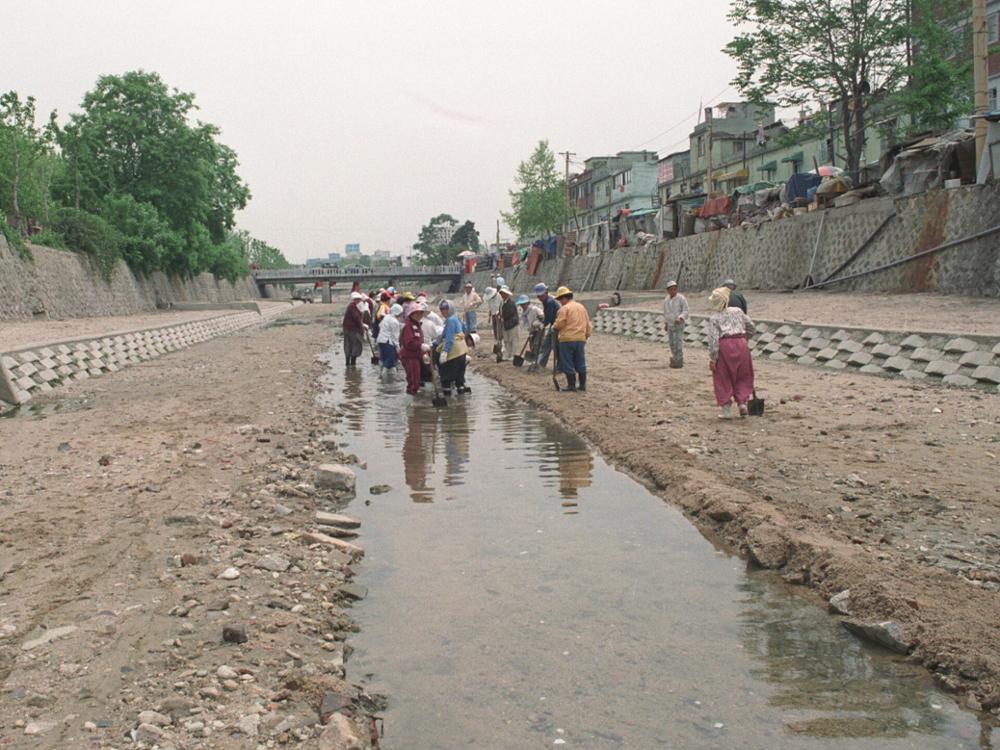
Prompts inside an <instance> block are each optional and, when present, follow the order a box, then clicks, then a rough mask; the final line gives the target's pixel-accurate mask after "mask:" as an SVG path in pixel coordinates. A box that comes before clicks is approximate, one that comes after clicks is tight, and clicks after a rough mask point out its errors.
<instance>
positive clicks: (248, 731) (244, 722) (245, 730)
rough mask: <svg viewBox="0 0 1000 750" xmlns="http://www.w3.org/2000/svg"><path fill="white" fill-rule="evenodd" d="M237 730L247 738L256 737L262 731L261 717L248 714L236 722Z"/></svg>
mask: <svg viewBox="0 0 1000 750" xmlns="http://www.w3.org/2000/svg"><path fill="white" fill-rule="evenodd" d="M236 729H237V730H238V731H239V732H240V734H244V735H246V736H247V737H256V736H257V733H258V732H259V731H260V716H258V715H257V714H247V715H246V716H243V717H241V718H240V720H239V721H238V722H236Z"/></svg>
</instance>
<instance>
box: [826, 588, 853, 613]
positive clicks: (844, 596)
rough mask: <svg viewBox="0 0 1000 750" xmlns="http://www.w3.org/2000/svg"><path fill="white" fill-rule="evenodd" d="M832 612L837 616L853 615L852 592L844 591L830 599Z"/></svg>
mask: <svg viewBox="0 0 1000 750" xmlns="http://www.w3.org/2000/svg"><path fill="white" fill-rule="evenodd" d="M830 611H831V612H832V613H833V614H835V615H849V614H851V590H850V589H844V590H843V591H841V592H840V593H839V594H834V595H833V596H831V597H830Z"/></svg>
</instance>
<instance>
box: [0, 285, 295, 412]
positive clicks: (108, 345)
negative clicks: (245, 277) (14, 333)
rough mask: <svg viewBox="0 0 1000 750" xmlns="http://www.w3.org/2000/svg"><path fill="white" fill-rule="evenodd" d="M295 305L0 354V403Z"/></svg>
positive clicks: (204, 338)
mask: <svg viewBox="0 0 1000 750" xmlns="http://www.w3.org/2000/svg"><path fill="white" fill-rule="evenodd" d="M294 304H299V303H294ZM292 307H293V303H287V304H284V305H282V304H270V305H268V306H266V307H263V308H261V311H260V313H257V312H250V311H241V312H236V313H232V314H226V315H220V316H218V317H215V318H209V319H207V320H197V321H192V322H190V323H180V324H178V325H173V326H164V327H160V328H148V329H144V330H138V331H132V332H130V333H123V334H120V335H116V336H105V337H102V338H91V339H77V340H75V341H65V342H62V343H58V344H49V345H47V346H43V347H37V348H30V349H19V350H16V351H10V352H0V405H2V404H3V402H7V403H10V404H23V403H25V402H27V401H29V400H30V399H31V398H33V397H34V396H37V395H39V394H42V393H49V392H51V391H52V390H53V389H55V388H58V387H59V386H60V385H64V384H66V383H71V382H76V381H80V380H86V379H88V378H92V377H99V376H100V375H104V374H107V373H109V372H117V371H118V370H120V369H122V368H123V367H127V366H128V365H132V364H137V363H139V362H145V361H146V360H148V359H155V358H156V357H159V356H161V355H163V354H166V353H168V352H173V351H177V350H178V349H184V348H185V347H188V346H192V345H194V344H197V343H200V342H202V341H207V340H208V339H212V338H215V337H216V336H225V335H227V334H230V333H234V332H236V331H240V330H243V329H244V328H249V327H251V326H255V325H261V324H263V323H265V322H267V320H268V319H270V318H272V317H274V316H276V315H280V314H281V313H283V312H286V311H287V310H289V309H291V308H292Z"/></svg>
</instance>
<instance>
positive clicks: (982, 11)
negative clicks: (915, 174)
mask: <svg viewBox="0 0 1000 750" xmlns="http://www.w3.org/2000/svg"><path fill="white" fill-rule="evenodd" d="M972 70H973V80H974V81H975V90H976V116H977V119H976V172H977V173H978V172H979V164H980V162H982V160H983V151H984V150H985V149H986V131H987V127H988V125H987V123H986V118H985V115H986V113H987V111H988V110H989V95H988V94H987V91H986V86H987V78H988V76H989V67H988V63H987V35H986V0H972Z"/></svg>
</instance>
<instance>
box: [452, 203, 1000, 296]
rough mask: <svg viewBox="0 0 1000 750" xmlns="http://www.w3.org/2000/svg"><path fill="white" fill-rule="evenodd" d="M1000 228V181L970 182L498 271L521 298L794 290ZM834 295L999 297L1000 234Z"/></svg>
mask: <svg viewBox="0 0 1000 750" xmlns="http://www.w3.org/2000/svg"><path fill="white" fill-rule="evenodd" d="M997 225H1000V184H993V185H985V186H970V187H963V188H958V189H954V190H937V191H933V192H929V193H923V194H921V195H916V196H912V197H910V198H904V199H899V200H893V199H891V198H877V199H870V200H866V201H861V202H859V203H857V204H855V205H854V206H850V207H847V208H831V209H828V210H826V211H821V212H814V213H811V214H805V215H802V216H795V217H790V218H787V219H781V220H779V221H772V222H767V223H765V224H761V225H759V226H757V227H739V228H735V229H727V230H723V231H720V232H710V233H707V234H701V235H695V236H693V237H683V238H681V239H677V240H668V241H664V242H661V243H657V244H655V245H651V246H648V247H642V248H619V249H616V250H611V251H607V252H604V253H602V254H600V255H590V256H575V257H572V258H550V259H546V260H543V261H542V263H541V264H540V265H539V267H538V269H537V273H536V275H534V276H530V275H529V274H528V273H527V268H526V267H525V266H523V265H521V266H516V267H514V268H512V269H506V270H505V271H504V272H502V273H503V275H504V278H505V280H506V281H507V282H508V285H509V286H511V288H512V289H513V290H514V291H515V292H518V293H521V292H530V291H531V288H532V287H533V286H534V285H535V284H536V283H538V282H539V281H544V282H545V283H546V284H548V285H549V286H554V285H558V284H566V285H567V286H569V287H570V288H572V289H573V290H574V291H578V292H579V291H592V290H601V291H612V290H616V289H628V290H638V289H656V288H660V287H662V286H663V285H664V284H665V283H666V282H667V281H668V280H669V279H671V278H674V279H677V280H678V281H679V282H680V283H681V285H682V286H683V287H685V288H686V289H689V290H704V289H711V288H713V287H714V286H716V285H717V284H718V283H719V282H720V281H721V280H722V279H723V278H725V277H729V276H731V277H733V278H735V279H737V281H738V282H739V284H740V286H741V287H744V288H747V289H765V290H768V289H776V290H778V289H792V288H795V287H798V286H799V285H800V284H801V283H802V282H803V281H804V280H805V278H806V276H807V275H809V276H812V278H813V279H814V280H817V281H818V280H821V279H824V278H826V277H827V276H829V275H830V274H832V273H833V272H834V271H837V270H838V268H840V267H841V266H842V265H843V264H845V263H847V266H846V267H844V268H843V270H842V271H840V272H839V273H837V276H838V277H840V276H842V275H846V274H853V273H857V272H861V271H866V270H870V269H874V268H876V267H877V266H880V265H882V264H885V263H889V262H892V261H896V260H900V259H903V258H907V257H909V256H912V255H915V254H916V253H919V252H921V251H923V250H928V249H930V248H932V247H935V246H937V245H939V244H942V243H944V242H949V241H952V240H956V239H959V238H963V237H967V236H970V235H973V234H976V233H979V232H981V231H984V230H986V229H989V228H992V227H995V226H997ZM869 239H870V241H869ZM862 248H864V249H863V250H862V252H860V253H859V254H857V257H856V258H854V259H853V260H851V258H852V256H854V255H855V254H856V253H858V250H859V249H862ZM814 254H815V258H814ZM849 261H850V262H849ZM490 275H491V273H490V272H479V273H476V274H473V276H472V279H473V283H474V284H475V285H476V288H477V289H482V288H483V287H485V286H486V285H488V284H489V279H490ZM831 289H834V290H836V291H867V292H871V291H882V292H925V291H934V292H941V293H946V294H967V295H973V296H988V297H997V296H1000V233H996V234H993V235H992V236H990V237H987V238H984V239H980V240H977V241H975V242H970V243H966V244H963V245H961V246H959V247H956V248H954V249H951V250H946V251H944V252H941V253H937V254H933V255H930V256H927V257H926V258H922V259H920V260H916V261H912V262H908V263H905V264H903V265H901V266H898V267H896V268H894V269H890V270H885V271H879V272H876V273H874V274H872V275H870V276H865V277H863V278H860V279H857V280H855V281H850V282H847V283H842V284H837V285H834V286H832V287H831Z"/></svg>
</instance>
